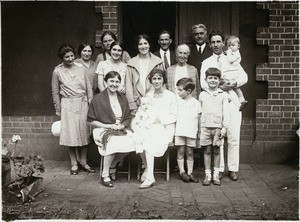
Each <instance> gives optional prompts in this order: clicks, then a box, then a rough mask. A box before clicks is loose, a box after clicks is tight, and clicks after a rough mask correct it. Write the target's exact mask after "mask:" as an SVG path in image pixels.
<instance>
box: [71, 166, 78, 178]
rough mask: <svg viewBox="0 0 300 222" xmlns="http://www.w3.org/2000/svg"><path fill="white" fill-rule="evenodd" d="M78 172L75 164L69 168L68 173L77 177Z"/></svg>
mask: <svg viewBox="0 0 300 222" xmlns="http://www.w3.org/2000/svg"><path fill="white" fill-rule="evenodd" d="M78 172H79V167H78V165H77V164H74V165H72V166H71V169H70V173H71V175H77V174H78Z"/></svg>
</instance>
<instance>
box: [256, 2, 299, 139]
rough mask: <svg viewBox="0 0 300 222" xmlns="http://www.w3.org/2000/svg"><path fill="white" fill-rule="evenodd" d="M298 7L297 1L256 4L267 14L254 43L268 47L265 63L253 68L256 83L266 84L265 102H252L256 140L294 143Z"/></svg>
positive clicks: (297, 114) (260, 100)
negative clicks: (267, 25) (267, 22)
mask: <svg viewBox="0 0 300 222" xmlns="http://www.w3.org/2000/svg"><path fill="white" fill-rule="evenodd" d="M298 7H299V5H298V3H297V2H272V3H267V2H266V3H264V2H260V3H257V8H258V9H263V10H268V12H269V27H258V28H257V44H258V45H268V48H269V62H268V63H264V64H257V66H256V80H257V81H268V99H267V100H263V99H259V100H257V102H256V141H273V142H276V141H280V142H284V141H286V142H290V141H297V140H298V137H297V136H296V134H295V131H296V130H297V129H298V128H299V8H298Z"/></svg>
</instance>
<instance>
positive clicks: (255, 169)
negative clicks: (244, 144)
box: [2, 161, 299, 220]
mask: <svg viewBox="0 0 300 222" xmlns="http://www.w3.org/2000/svg"><path fill="white" fill-rule="evenodd" d="M69 168H70V163H69V162H68V161H63V162H61V161H54V162H51V161H46V174H45V178H44V182H45V183H44V184H45V191H44V192H42V193H41V194H39V195H38V196H37V197H36V200H35V202H31V203H25V204H13V203H3V208H2V211H3V215H2V216H3V218H5V219H7V218H8V219H10V220H12V219H13V220H15V219H69V220H72V219H73V220H75V219H103V220H105V219H144V220H148V219H157V220H158V219H173V220H183V219H196V220H237V219H238V220H242V219H243V220H297V219H298V216H299V215H298V205H299V203H298V198H299V197H298V196H299V195H298V183H297V182H298V181H297V178H298V168H297V167H289V166H284V165H254V164H253V165H249V164H243V165H241V169H240V172H239V176H240V177H239V180H238V181H236V182H234V181H231V180H230V179H229V178H228V176H225V177H224V178H223V179H222V185H221V186H213V185H211V186H207V187H205V186H203V185H202V184H201V183H199V184H194V183H193V184H187V183H184V182H182V181H181V180H180V179H179V176H178V173H173V174H171V180H170V182H166V180H165V176H164V175H155V177H156V181H157V183H156V185H155V186H153V187H152V188H150V189H146V190H141V189H139V186H140V182H139V181H137V180H136V179H132V180H131V181H129V182H128V181H127V178H126V176H124V175H122V177H119V179H118V180H117V181H116V182H115V183H114V185H115V186H114V187H113V188H107V187H104V186H102V185H101V184H100V183H99V174H98V173H97V174H88V173H85V172H80V173H79V175H77V176H72V175H70V173H69ZM195 175H196V176H197V177H199V178H202V179H203V176H204V169H203V168H199V169H198V168H197V169H196V170H195ZM285 187H286V188H285ZM283 188H284V189H283Z"/></svg>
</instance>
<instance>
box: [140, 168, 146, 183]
mask: <svg viewBox="0 0 300 222" xmlns="http://www.w3.org/2000/svg"><path fill="white" fill-rule="evenodd" d="M146 177H147V172H146V170H145V171H144V173H143V174H142V176H141V182H142V183H143V182H144V181H145V180H146Z"/></svg>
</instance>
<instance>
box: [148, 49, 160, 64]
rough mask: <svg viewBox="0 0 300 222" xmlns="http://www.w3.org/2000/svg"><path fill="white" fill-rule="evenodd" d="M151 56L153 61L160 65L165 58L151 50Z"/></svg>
mask: <svg viewBox="0 0 300 222" xmlns="http://www.w3.org/2000/svg"><path fill="white" fill-rule="evenodd" d="M150 58H151V61H152V62H154V63H157V65H159V64H160V63H163V60H162V59H161V58H159V57H158V56H156V55H154V54H153V53H151V52H150Z"/></svg>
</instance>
